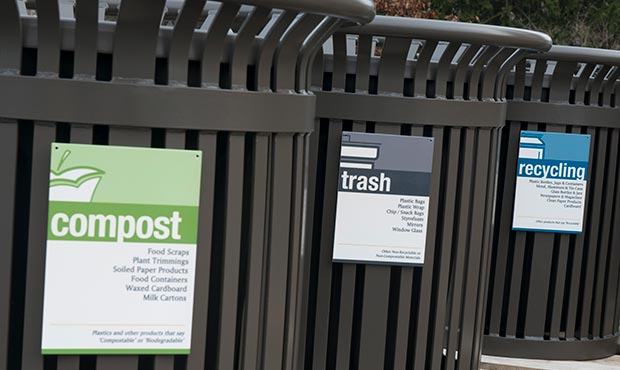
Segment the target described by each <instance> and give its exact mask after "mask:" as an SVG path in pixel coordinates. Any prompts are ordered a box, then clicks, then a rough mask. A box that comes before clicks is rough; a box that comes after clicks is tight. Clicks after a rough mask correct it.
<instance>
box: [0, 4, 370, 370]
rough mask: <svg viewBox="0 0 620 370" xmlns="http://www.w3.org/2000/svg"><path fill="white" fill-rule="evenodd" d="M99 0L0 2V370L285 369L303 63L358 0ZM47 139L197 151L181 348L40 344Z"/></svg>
mask: <svg viewBox="0 0 620 370" xmlns="http://www.w3.org/2000/svg"><path fill="white" fill-rule="evenodd" d="M110 3H111V5H110V6H109V7H106V6H99V4H98V2H97V1H77V2H76V3H75V6H74V5H73V3H72V2H66V1H61V2H59V1H57V0H37V1H36V3H34V2H31V3H28V4H27V5H28V6H26V4H24V3H23V2H21V1H9V0H6V1H1V2H0V117H1V118H0V153H1V154H2V160H1V161H0V172H1V173H2V176H3V180H2V181H0V204H2V207H0V225H1V226H0V323H1V325H0V368H2V369H11V370H18V369H28V370H37V369H58V370H64V369H67V370H68V369H76V370H77V369H100V370H105V369H114V370H123V369H127V370H137V369H158V370H159V369H170V370H172V369H175V370H179V369H222V370H229V369H252V370H254V369H269V370H273V369H295V368H297V369H298V368H301V365H300V364H301V362H302V361H303V352H304V348H305V342H304V340H305V335H304V329H305V328H304V327H303V326H301V325H299V324H300V323H303V322H304V315H305V308H306V301H305V300H306V297H305V296H304V295H303V290H300V287H301V284H302V281H304V277H305V274H306V272H307V270H306V269H305V261H306V259H305V253H306V252H305V251H304V250H303V249H302V236H303V232H304V227H303V226H304V221H305V220H304V218H303V214H304V213H303V209H304V192H303V190H304V186H303V184H304V181H306V173H305V169H306V166H307V164H308V160H309V158H308V155H307V154H308V153H307V151H308V143H309V137H308V135H309V133H310V132H311V131H312V130H313V128H314V114H315V97H314V96H312V95H310V94H307V93H306V81H307V79H308V77H309V70H308V68H307V67H308V65H309V64H310V62H311V58H312V56H313V53H314V51H315V50H316V49H317V48H319V47H320V46H321V45H322V44H323V42H324V41H325V39H326V38H327V37H329V36H330V35H331V33H332V31H333V30H335V29H336V28H337V27H339V26H340V25H341V23H342V22H343V21H345V20H347V21H351V22H356V23H364V22H367V21H369V20H370V19H372V17H373V16H374V5H373V3H372V2H371V1H369V0H354V1H350V0H349V1H344V0H335V1H334V0H332V1H329V2H320V1H306V0H303V1H302V0H295V1H288V0H247V1H245V3H246V5H249V6H250V7H247V6H244V7H241V5H240V4H239V3H237V2H234V1H229V0H222V1H221V2H220V3H218V4H219V5H218V4H215V5H214V4H211V3H210V2H209V3H208V4H207V6H206V8H205V0H187V1H185V2H183V3H182V5H181V3H179V2H177V5H178V6H177V8H174V7H172V6H171V4H172V3H168V6H169V8H166V6H167V5H166V4H167V3H166V2H165V1H164V0H123V1H122V3H121V6H120V8H118V6H117V5H118V2H110ZM104 5H105V4H104ZM165 9H167V10H165ZM171 9H172V11H174V9H176V16H171V15H170V14H171ZM205 9H206V10H205ZM209 9H212V10H213V11H212V12H209ZM162 22H163V24H164V25H162ZM166 22H169V23H166ZM53 141H58V142H72V143H94V144H102V145H107V144H110V145H127V146H143V147H166V148H188V149H200V150H202V151H203V153H204V161H203V170H202V173H203V176H202V189H201V195H200V216H199V217H200V226H199V235H198V249H197V250H198V255H197V272H196V285H195V297H194V318H193V328H194V330H193V335H192V353H191V355H189V356H133V355H127V356H42V355H41V326H42V304H43V283H44V281H43V280H44V267H45V244H46V235H47V234H46V225H47V192H48V187H49V162H50V143H51V142H53ZM76 294H79V293H78V292H76Z"/></svg>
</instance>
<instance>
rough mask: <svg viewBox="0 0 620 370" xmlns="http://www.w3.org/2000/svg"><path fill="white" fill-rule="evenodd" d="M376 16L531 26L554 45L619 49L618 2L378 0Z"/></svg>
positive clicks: (619, 23)
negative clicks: (550, 38) (549, 38)
mask: <svg viewBox="0 0 620 370" xmlns="http://www.w3.org/2000/svg"><path fill="white" fill-rule="evenodd" d="M376 3H377V13H378V14H385V15H398V16H403V17H415V18H431V19H445V20H449V21H460V22H474V23H486V24H494V25H500V26H511V27H520V28H529V29H532V30H536V31H541V32H545V33H548V34H549V35H550V36H551V37H553V41H554V43H555V44H564V45H577V46H589V47H597V48H606V49H619V48H620V1H619V0H611V1H601V0H432V1H423V0H376Z"/></svg>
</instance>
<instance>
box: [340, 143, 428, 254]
mask: <svg viewBox="0 0 620 370" xmlns="http://www.w3.org/2000/svg"><path fill="white" fill-rule="evenodd" d="M432 162H433V139H432V138H428V137H413V136H398V135H381V134H366V133H356V132H345V133H343V136H342V147H341V155H340V173H339V181H338V201H337V210H336V230H335V237H334V252H333V260H334V261H336V262H355V263H357V262H361V263H375V264H398V265H420V264H423V263H424V250H425V247H426V229H427V221H428V208H429V194H430V181H431V170H432Z"/></svg>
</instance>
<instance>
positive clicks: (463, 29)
mask: <svg viewBox="0 0 620 370" xmlns="http://www.w3.org/2000/svg"><path fill="white" fill-rule="evenodd" d="M487 31H488V32H487ZM328 45H329V47H325V48H324V55H323V57H322V58H317V61H316V63H315V65H314V69H313V73H314V76H313V79H312V81H313V84H314V86H315V89H316V90H317V91H316V94H317V117H318V119H319V120H318V122H317V129H316V130H315V132H314V133H313V134H312V135H313V136H314V137H313V149H311V150H312V152H313V160H314V161H316V167H315V168H314V170H316V175H315V177H314V181H313V182H311V186H310V189H309V192H310V198H311V199H314V222H313V223H312V224H311V227H312V229H311V231H312V234H311V240H312V250H313V256H312V270H311V278H310V281H311V286H310V288H311V289H310V302H311V303H312V304H311V306H310V308H309V309H310V316H309V320H308V337H307V346H306V348H307V350H308V355H307V356H308V359H307V361H306V369H307V370H310V369H312V370H323V369H328V370H335V369H347V368H351V369H359V370H378V369H399V370H400V369H403V370H404V369H433V370H435V369H442V370H443V369H462V370H470V369H471V370H473V369H478V368H479V366H478V365H479V358H480V345H481V341H482V329H483V319H484V307H485V299H486V284H487V279H488V276H487V275H488V267H489V256H490V245H491V225H492V223H491V221H492V213H493V199H494V185H495V179H496V177H495V169H496V165H497V155H496V154H497V148H498V145H499V137H500V128H501V127H502V126H503V124H504V122H505V121H504V120H505V114H506V102H505V101H504V99H503V98H504V96H503V93H504V89H503V88H502V86H501V85H502V82H503V81H504V78H505V74H506V73H507V72H508V71H510V69H511V68H512V67H513V66H514V65H515V63H517V62H518V59H519V57H520V56H521V55H523V54H524V50H523V49H521V47H523V48H531V49H536V50H546V49H548V48H549V47H550V40H549V38H548V36H546V35H542V34H538V33H535V32H529V31H523V30H514V29H506V28H495V27H490V28H487V27H486V26H480V25H462V26H461V25H455V24H453V23H448V22H441V21H420V20H414V19H400V18H388V17H377V18H376V20H375V21H373V22H371V23H370V24H369V25H367V26H362V27H345V28H342V29H341V30H340V31H338V32H337V33H336V34H335V35H334V36H333V38H332V40H331V41H330V42H329V44H328ZM440 46H441V47H440ZM319 90H321V91H319ZM343 131H360V132H377V133H389V134H395V135H414V136H429V137H434V139H435V149H434V150H435V151H434V156H433V171H432V178H431V195H430V211H429V220H428V230H427V247H426V255H425V258H426V259H425V261H424V265H423V266H416V267H411V266H402V267H390V266H377V265H355V264H340V263H336V264H334V263H332V261H331V255H332V247H333V240H334V219H335V210H336V204H335V203H336V196H337V184H338V181H337V180H338V179H337V176H338V165H339V150H340V144H341V135H342V132H343ZM312 173H314V172H312Z"/></svg>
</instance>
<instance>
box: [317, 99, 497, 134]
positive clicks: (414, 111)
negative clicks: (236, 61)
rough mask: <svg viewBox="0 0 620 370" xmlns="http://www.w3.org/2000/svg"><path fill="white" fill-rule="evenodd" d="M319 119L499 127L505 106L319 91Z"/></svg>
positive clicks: (470, 101) (473, 101)
mask: <svg viewBox="0 0 620 370" xmlns="http://www.w3.org/2000/svg"><path fill="white" fill-rule="evenodd" d="M316 95H317V116H318V117H321V118H332V119H343V120H352V121H363V122H390V123H409V124H418V125H425V124H432V125H436V126H452V127H499V126H501V125H502V124H503V122H504V118H503V117H505V114H506V103H505V102H498V101H484V102H482V101H475V100H447V99H426V98H414V97H403V96H389V95H361V94H349V93H338V92H316Z"/></svg>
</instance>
